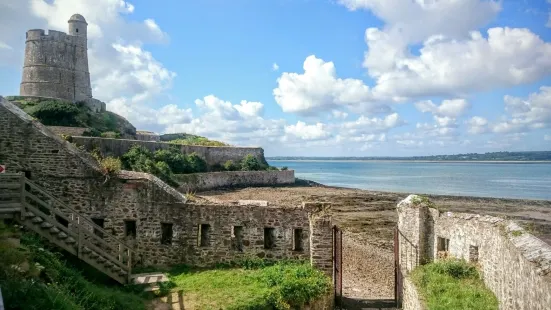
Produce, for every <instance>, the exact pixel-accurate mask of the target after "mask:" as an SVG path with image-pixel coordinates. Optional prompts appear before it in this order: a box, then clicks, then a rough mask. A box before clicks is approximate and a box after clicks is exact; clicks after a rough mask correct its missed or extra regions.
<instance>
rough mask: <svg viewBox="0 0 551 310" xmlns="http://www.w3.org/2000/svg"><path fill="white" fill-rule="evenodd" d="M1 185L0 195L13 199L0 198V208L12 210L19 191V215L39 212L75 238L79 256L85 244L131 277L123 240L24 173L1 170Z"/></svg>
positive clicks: (129, 251) (128, 253)
mask: <svg viewBox="0 0 551 310" xmlns="http://www.w3.org/2000/svg"><path fill="white" fill-rule="evenodd" d="M0 189H2V191H1V192H0V198H1V197H5V198H6V199H12V200H10V203H3V202H5V200H4V201H2V200H0V211H1V210H2V206H10V208H11V209H10V210H12V209H13V207H14V206H15V205H16V203H13V202H12V201H13V198H14V197H16V196H17V194H18V195H19V205H20V208H21V209H20V212H21V215H22V217H24V216H25V214H26V213H27V212H32V213H33V214H35V215H36V216H40V217H41V218H43V219H45V220H46V221H47V222H48V223H50V224H52V225H53V226H54V227H56V228H57V229H59V230H60V231H62V232H64V233H65V234H67V235H68V236H69V237H71V238H73V239H74V240H75V241H76V245H77V251H76V253H74V254H76V255H77V256H78V257H79V258H81V256H82V255H83V248H84V247H87V248H88V249H91V250H92V251H94V252H96V253H98V254H100V255H101V256H103V257H104V258H105V259H107V260H109V261H110V262H112V263H113V264H115V265H117V266H118V267H120V268H121V269H122V270H124V271H125V272H126V274H127V276H128V279H129V278H130V275H131V271H132V258H133V257H135V253H134V250H133V249H132V248H131V247H130V246H128V245H127V244H126V243H124V242H123V241H121V240H119V239H117V238H116V237H115V236H113V235H112V234H110V233H108V232H107V231H106V230H104V229H103V228H102V227H100V226H98V225H96V224H95V223H94V222H93V221H91V220H90V219H89V218H88V217H86V216H84V215H82V214H81V213H79V212H77V211H76V210H75V209H73V208H71V207H69V206H68V205H67V204H65V203H63V202H61V201H60V200H59V199H57V198H55V197H53V196H52V195H50V194H49V193H47V192H46V190H44V189H43V188H41V187H39V186H38V185H36V184H34V183H33V182H31V181H30V180H28V179H27V178H25V176H24V175H23V174H0ZM17 192H18V193H17Z"/></svg>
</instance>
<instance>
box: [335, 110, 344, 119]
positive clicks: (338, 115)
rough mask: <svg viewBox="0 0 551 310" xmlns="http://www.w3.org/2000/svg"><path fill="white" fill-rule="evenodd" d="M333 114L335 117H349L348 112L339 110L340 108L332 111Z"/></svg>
mask: <svg viewBox="0 0 551 310" xmlns="http://www.w3.org/2000/svg"><path fill="white" fill-rule="evenodd" d="M331 115H332V116H333V118H335V119H346V118H347V117H348V113H346V112H342V111H339V110H333V111H331Z"/></svg>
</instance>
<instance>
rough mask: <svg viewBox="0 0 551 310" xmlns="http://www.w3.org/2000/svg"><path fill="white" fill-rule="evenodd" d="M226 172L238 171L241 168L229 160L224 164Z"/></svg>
mask: <svg viewBox="0 0 551 310" xmlns="http://www.w3.org/2000/svg"><path fill="white" fill-rule="evenodd" d="M224 170H226V171H237V170H239V167H238V166H237V165H236V164H234V163H233V160H228V161H226V162H225V163H224Z"/></svg>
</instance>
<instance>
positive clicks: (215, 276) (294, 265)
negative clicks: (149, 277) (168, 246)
mask: <svg viewBox="0 0 551 310" xmlns="http://www.w3.org/2000/svg"><path fill="white" fill-rule="evenodd" d="M169 275H170V276H169V277H170V280H171V282H172V286H173V288H172V291H180V290H181V291H183V296H184V305H186V308H187V307H190V308H192V309H205V310H208V309H229V310H237V309H294V308H296V307H299V306H301V305H304V304H306V303H308V302H309V301H312V300H314V299H316V298H318V297H320V296H322V295H324V294H325V293H327V292H328V291H329V289H330V288H331V281H330V279H329V278H328V277H326V276H325V275H324V274H323V273H322V272H320V271H318V270H315V269H313V268H312V267H311V266H310V265H309V264H308V263H305V262H279V263H275V264H273V265H271V266H269V264H254V263H253V264H251V263H250V262H248V263H245V264H237V265H234V266H233V267H229V266H225V267H219V268H217V269H210V270H201V269H193V268H186V267H180V268H178V269H175V270H172V271H171V272H169Z"/></svg>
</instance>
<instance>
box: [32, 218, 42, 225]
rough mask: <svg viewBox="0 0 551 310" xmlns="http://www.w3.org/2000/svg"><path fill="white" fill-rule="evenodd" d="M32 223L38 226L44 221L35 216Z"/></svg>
mask: <svg viewBox="0 0 551 310" xmlns="http://www.w3.org/2000/svg"><path fill="white" fill-rule="evenodd" d="M32 222H33V223H35V224H38V223H42V222H44V220H43V219H42V218H41V217H40V216H35V217H34V218H33V219H32Z"/></svg>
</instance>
